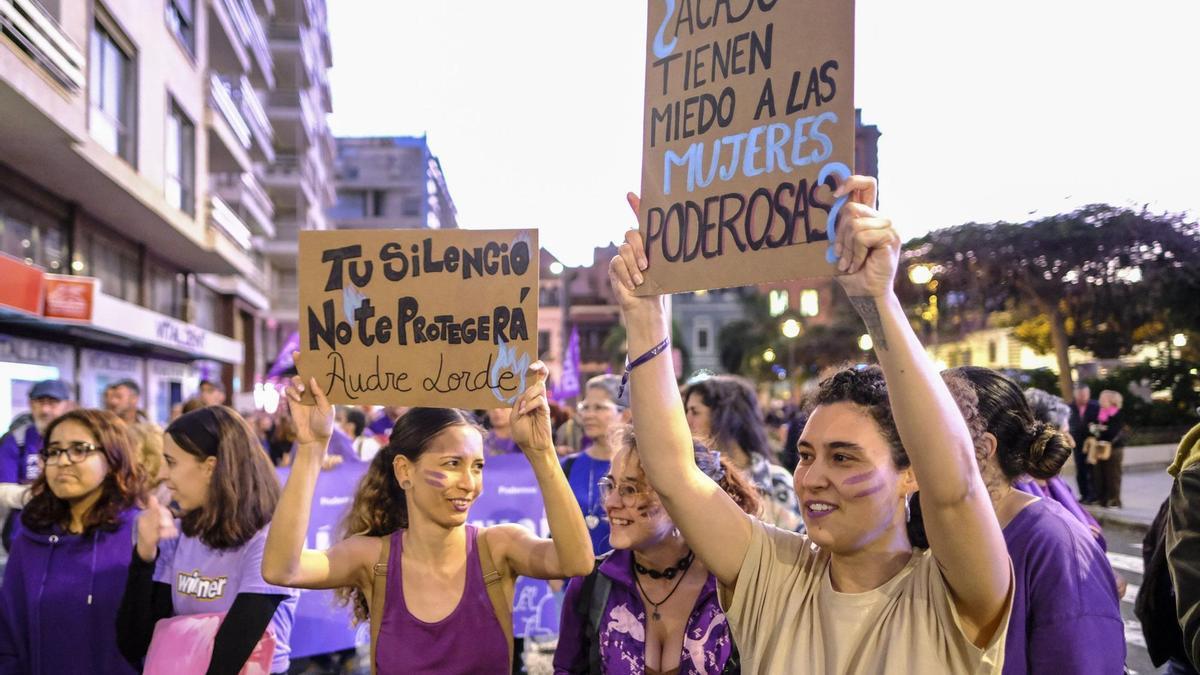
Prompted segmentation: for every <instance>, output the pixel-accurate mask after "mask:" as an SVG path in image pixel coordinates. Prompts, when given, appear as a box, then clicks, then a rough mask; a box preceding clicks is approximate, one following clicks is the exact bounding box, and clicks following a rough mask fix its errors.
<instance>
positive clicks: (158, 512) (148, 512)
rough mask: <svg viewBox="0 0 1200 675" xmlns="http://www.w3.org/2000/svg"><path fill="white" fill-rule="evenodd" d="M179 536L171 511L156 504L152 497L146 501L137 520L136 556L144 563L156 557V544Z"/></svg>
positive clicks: (154, 498) (152, 560)
mask: <svg viewBox="0 0 1200 675" xmlns="http://www.w3.org/2000/svg"><path fill="white" fill-rule="evenodd" d="M178 536H179V530H178V529H176V527H175V516H173V515H172V514H171V510H170V509H168V508H167V507H165V506H163V505H162V504H159V503H158V498H156V497H154V496H153V495H151V496H150V498H149V499H148V500H147V501H146V509H145V510H144V511H142V513H141V515H139V516H138V519H137V554H138V557H139V558H141V559H142V560H144V561H146V562H154V559H155V558H157V557H158V542H160V541H162V540H163V539H174V538H175V537H178Z"/></svg>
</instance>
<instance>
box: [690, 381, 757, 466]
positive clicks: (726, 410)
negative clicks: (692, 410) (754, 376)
mask: <svg viewBox="0 0 1200 675" xmlns="http://www.w3.org/2000/svg"><path fill="white" fill-rule="evenodd" d="M692 394H697V395H699V396H700V400H701V401H703V402H704V405H706V406H708V407H709V408H710V409H711V412H710V413H709V419H710V420H711V422H710V428H709V436H710V437H711V438H709V439H708V440H709V441H710V442H711V443H712V444H713V446H714V447H716V449H717V450H720V451H723V452H724V451H726V450H727V449H728V448H730V447H732V446H733V444H735V443H736V444H737V445H738V447H740V448H741V449H742V450H745V451H746V452H747V453H758V454H760V455H763V456H765V457H770V456H771V447H770V445H769V444H768V442H767V432H766V430H765V429H764V428H763V426H764V424H763V416H762V412H761V411H760V410H759V408H758V396H757V395H756V394H755V393H754V387H752V386H751V385H750V383H749V382H748V381H746V380H745V379H743V378H740V377H736V376H733V375H717V376H715V377H708V378H705V379H703V380H699V381H697V382H693V383H692V384H689V385H688V386H687V388H686V389H684V391H683V403H684V405H687V401H688V399H689V398H691V396H692Z"/></svg>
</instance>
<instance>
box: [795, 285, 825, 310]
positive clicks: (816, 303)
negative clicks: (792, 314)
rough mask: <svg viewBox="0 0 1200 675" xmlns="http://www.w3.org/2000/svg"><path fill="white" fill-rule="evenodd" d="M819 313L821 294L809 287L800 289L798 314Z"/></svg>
mask: <svg viewBox="0 0 1200 675" xmlns="http://www.w3.org/2000/svg"><path fill="white" fill-rule="evenodd" d="M820 313H821V294H820V293H818V292H817V291H816V290H814V289H811V288H806V289H804V290H803V291H800V316H816V315H818V314H820Z"/></svg>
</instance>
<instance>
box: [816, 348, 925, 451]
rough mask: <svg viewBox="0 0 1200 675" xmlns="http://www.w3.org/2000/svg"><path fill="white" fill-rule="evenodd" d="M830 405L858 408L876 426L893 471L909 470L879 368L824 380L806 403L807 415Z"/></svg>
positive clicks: (851, 370) (843, 371) (855, 369)
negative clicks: (893, 466)
mask: <svg viewBox="0 0 1200 675" xmlns="http://www.w3.org/2000/svg"><path fill="white" fill-rule="evenodd" d="M834 403H853V404H854V405H857V406H858V407H860V408H862V409H863V411H864V412H866V413H867V415H869V416H870V418H871V419H872V420H873V421H874V422H875V426H877V427H879V433H880V434H881V435H882V436H883V440H884V441H885V442H886V443H887V444H888V448H889V449H891V453H892V463H893V464H895V465H896V468H897V469H907V468H908V467H909V465H910V462H909V460H908V453H907V452H905V451H904V444H903V443H901V442H900V431H899V430H898V429H897V428H896V420H895V419H894V418H893V417H892V402H891V400H890V399H888V389H887V382H886V381H885V380H884V378H883V370H881V369H880V368H879V366H867V367H858V366H852V367H848V368H843V369H841V370H839V371H837V372H836V373H834V374H833V375H830V376H829V377H827V378H825V379H824V380H822V381H821V384H820V385H819V386H818V387H817V391H816V393H815V394H814V395H813V396H812V397H811V398H810V399H809V401H808V408H809V412H810V413H811V412H812V409H813V408H817V407H819V406H823V405H833V404H834Z"/></svg>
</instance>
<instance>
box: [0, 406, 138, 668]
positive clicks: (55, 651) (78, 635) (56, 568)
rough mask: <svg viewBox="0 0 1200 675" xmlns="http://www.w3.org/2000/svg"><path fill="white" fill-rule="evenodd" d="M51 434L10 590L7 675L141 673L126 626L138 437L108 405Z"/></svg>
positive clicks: (69, 417) (58, 423) (2, 626)
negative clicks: (131, 659)
mask: <svg viewBox="0 0 1200 675" xmlns="http://www.w3.org/2000/svg"><path fill="white" fill-rule="evenodd" d="M46 438H47V443H46V445H45V447H43V448H42V450H41V452H40V459H41V462H42V464H43V466H44V470H43V471H42V473H41V475H40V476H39V477H38V478H37V479H36V480H35V481H34V483H33V486H32V488H31V491H30V492H31V495H32V496H31V499H30V501H29V503H28V504H27V505H26V506H25V509H24V510H23V511H22V512H21V516H20V518H19V519H18V520H17V523H18V524H17V532H16V536H14V538H13V549H12V553H11V555H10V556H9V559H8V566H7V567H6V568H5V570H4V585H3V587H2V588H0V673H28V674H30V675H39V674H41V673H46V674H47V675H49V674H51V673H53V674H56V675H57V674H58V673H64V674H67V675H70V674H73V673H79V674H80V675H83V674H84V673H135V672H137V670H136V669H134V668H133V667H132V666H130V665H129V664H128V663H126V662H125V659H124V658H122V657H121V652H120V651H119V650H118V649H117V633H116V619H117V608H118V606H119V605H120V602H121V593H122V591H124V589H125V576H126V574H127V572H128V569H129V560H130V557H131V555H132V552H133V531H134V523H135V522H136V520H137V506H138V501H139V500H140V499H141V495H142V472H141V469H140V468H139V466H138V464H137V461H136V459H135V458H134V455H133V450H132V441H131V439H130V437H129V435H128V433H127V430H126V427H125V423H124V422H122V421H121V420H120V419H118V418H117V416H116V415H114V414H112V413H110V412H107V411H103V410H73V411H71V412H68V413H66V414H65V415H63V416H62V417H59V418H57V419H55V420H54V421H53V422H51V423H50V426H49V427H47V429H46Z"/></svg>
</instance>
